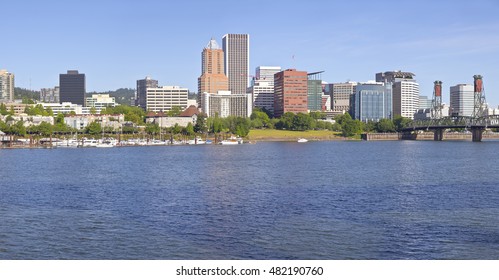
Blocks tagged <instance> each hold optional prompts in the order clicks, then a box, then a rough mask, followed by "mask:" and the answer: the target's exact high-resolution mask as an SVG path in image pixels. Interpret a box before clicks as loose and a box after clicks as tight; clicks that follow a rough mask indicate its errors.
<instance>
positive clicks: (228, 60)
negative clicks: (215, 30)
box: [222, 34, 249, 95]
mask: <svg viewBox="0 0 499 280" xmlns="http://www.w3.org/2000/svg"><path fill="white" fill-rule="evenodd" d="M222 49H223V53H224V56H225V57H224V63H225V69H224V70H225V75H226V76H227V78H228V79H229V91H230V92H231V93H232V94H242V95H244V94H246V89H247V87H248V77H249V35H248V34H225V35H224V36H223V38H222Z"/></svg>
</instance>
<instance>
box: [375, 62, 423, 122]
mask: <svg viewBox="0 0 499 280" xmlns="http://www.w3.org/2000/svg"><path fill="white" fill-rule="evenodd" d="M414 76H416V75H414V74H413V73H410V72H402V71H390V72H384V73H377V74H376V82H384V83H392V95H393V103H392V105H393V116H398V115H400V116H402V117H405V118H409V119H414V113H416V111H417V110H418V108H419V84H418V83H417V82H416V80H415V79H414V78H413V77H414Z"/></svg>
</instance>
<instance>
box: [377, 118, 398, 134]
mask: <svg viewBox="0 0 499 280" xmlns="http://www.w3.org/2000/svg"><path fill="white" fill-rule="evenodd" d="M376 131H378V132H394V131H395V124H394V123H393V121H392V120H390V119H381V120H379V122H378V123H377V124H376Z"/></svg>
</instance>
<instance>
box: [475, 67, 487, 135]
mask: <svg viewBox="0 0 499 280" xmlns="http://www.w3.org/2000/svg"><path fill="white" fill-rule="evenodd" d="M473 78H474V79H475V95H474V106H473V116H472V118H473V120H472V124H473V125H472V128H471V133H472V141H473V142H480V141H482V133H483V131H484V130H485V128H486V126H487V124H486V120H485V117H486V115H485V93H484V92H483V81H482V76H481V75H475V76H473Z"/></svg>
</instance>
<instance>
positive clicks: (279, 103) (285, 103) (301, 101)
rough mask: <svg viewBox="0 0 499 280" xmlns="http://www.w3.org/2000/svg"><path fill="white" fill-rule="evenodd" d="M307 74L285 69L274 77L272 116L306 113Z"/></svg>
mask: <svg viewBox="0 0 499 280" xmlns="http://www.w3.org/2000/svg"><path fill="white" fill-rule="evenodd" d="M307 80H308V79H307V72H306V71H297V70H296V69H287V70H284V71H281V72H279V73H276V74H275V75H274V116H275V117H280V116H282V115H283V114H284V113H287V112H292V113H295V114H296V113H307V112H308V82H307Z"/></svg>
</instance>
